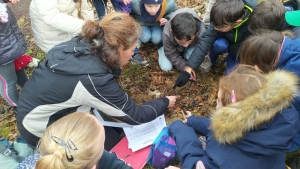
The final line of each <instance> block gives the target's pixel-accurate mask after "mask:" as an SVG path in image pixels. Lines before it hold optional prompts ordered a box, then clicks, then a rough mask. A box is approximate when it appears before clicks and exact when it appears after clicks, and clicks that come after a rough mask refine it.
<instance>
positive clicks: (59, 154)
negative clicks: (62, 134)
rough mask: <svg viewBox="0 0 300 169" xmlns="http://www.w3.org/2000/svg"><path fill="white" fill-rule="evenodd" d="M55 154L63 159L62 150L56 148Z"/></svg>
mask: <svg viewBox="0 0 300 169" xmlns="http://www.w3.org/2000/svg"><path fill="white" fill-rule="evenodd" d="M53 154H57V155H58V156H59V157H60V159H62V154H61V152H60V151H58V150H55V151H54V153H53Z"/></svg>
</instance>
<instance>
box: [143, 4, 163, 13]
mask: <svg viewBox="0 0 300 169" xmlns="http://www.w3.org/2000/svg"><path fill="white" fill-rule="evenodd" d="M144 5H145V9H146V11H147V12H148V13H149V14H150V15H151V16H154V15H156V13H157V12H158V10H159V8H160V4H144Z"/></svg>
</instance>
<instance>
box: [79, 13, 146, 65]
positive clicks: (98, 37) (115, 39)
mask: <svg viewBox="0 0 300 169" xmlns="http://www.w3.org/2000/svg"><path fill="white" fill-rule="evenodd" d="M141 30H142V28H141V26H140V25H139V24H138V23H137V22H136V21H135V20H134V19H133V18H132V17H131V16H129V15H127V14H124V13H120V12H113V13H110V14H108V15H106V16H104V17H103V18H102V19H101V20H100V22H99V23H98V22H96V21H95V22H93V21H87V22H86V23H85V24H84V25H83V27H82V33H83V35H84V37H85V39H87V40H88V41H89V42H90V43H91V46H90V53H91V54H96V55H98V56H99V57H100V59H101V60H102V61H103V62H104V63H106V64H107V65H108V66H109V67H110V68H112V69H117V68H120V62H119V60H120V59H119V52H118V49H122V50H127V49H129V48H130V47H132V46H133V45H134V44H135V43H136V41H137V39H138V37H139V36H140V34H141Z"/></svg>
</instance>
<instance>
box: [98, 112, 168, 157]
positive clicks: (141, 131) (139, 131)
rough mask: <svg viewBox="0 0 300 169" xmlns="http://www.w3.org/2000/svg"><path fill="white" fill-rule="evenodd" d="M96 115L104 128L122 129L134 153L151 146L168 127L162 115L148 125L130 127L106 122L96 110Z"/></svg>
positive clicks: (124, 124)
mask: <svg viewBox="0 0 300 169" xmlns="http://www.w3.org/2000/svg"><path fill="white" fill-rule="evenodd" d="M94 114H95V116H96V117H97V118H98V119H99V121H100V122H101V123H102V124H103V125H104V126H111V127H122V128H123V130H124V133H125V135H126V137H127V139H128V148H130V149H131V150H132V151H133V152H135V151H137V150H139V149H142V148H144V147H146V146H148V145H151V144H152V143H153V141H154V140H155V139H156V137H157V136H158V135H159V133H160V132H161V131H162V129H163V128H164V127H166V126H167V125H166V120H165V116H164V115H161V116H159V117H157V118H156V119H154V120H153V121H151V122H148V123H144V124H140V125H130V124H126V123H119V122H109V121H105V120H104V119H103V118H102V117H101V115H100V114H99V112H98V111H97V110H96V109H94Z"/></svg>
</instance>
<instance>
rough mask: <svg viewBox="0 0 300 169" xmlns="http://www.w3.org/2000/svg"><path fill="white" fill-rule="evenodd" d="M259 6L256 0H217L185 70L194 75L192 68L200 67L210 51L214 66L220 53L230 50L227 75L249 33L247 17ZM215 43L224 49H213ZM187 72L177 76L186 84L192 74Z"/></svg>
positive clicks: (227, 58)
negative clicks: (187, 74) (206, 26)
mask: <svg viewBox="0 0 300 169" xmlns="http://www.w3.org/2000/svg"><path fill="white" fill-rule="evenodd" d="M256 6H257V0H234V1H232V0H218V1H217V2H216V3H215V4H214V5H213V7H212V9H211V12H210V21H211V24H210V26H209V27H208V28H207V29H206V30H205V32H204V34H203V35H202V37H201V40H200V41H198V43H197V44H196V45H195V49H194V51H193V53H192V54H191V56H190V58H189V59H188V62H187V66H186V68H185V71H186V72H187V73H189V74H190V76H194V75H193V74H191V72H192V70H193V69H197V68H198V67H199V66H200V64H201V63H202V62H203V60H204V57H205V56H206V55H207V54H208V52H209V51H210V59H211V63H212V64H213V65H214V64H216V62H217V59H218V57H219V55H220V54H222V53H227V52H228V55H227V57H226V64H227V68H226V73H225V74H228V72H229V70H230V69H231V68H233V67H234V66H235V65H236V64H237V63H238V60H237V58H236V55H237V51H238V49H239V47H240V45H241V42H243V41H244V40H245V39H246V38H247V37H248V35H249V32H248V25H247V20H248V17H249V16H250V14H251V13H252V12H253V10H254V8H255V7H256ZM214 43H219V44H222V46H223V50H221V49H220V50H218V51H214V50H211V48H212V46H213V44H214ZM186 72H184V73H183V74H181V75H180V76H179V77H178V80H179V81H182V83H184V84H185V83H187V82H188V80H189V77H188V76H186V75H185V74H186ZM194 78H196V77H195V76H194ZM176 84H177V83H176Z"/></svg>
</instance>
